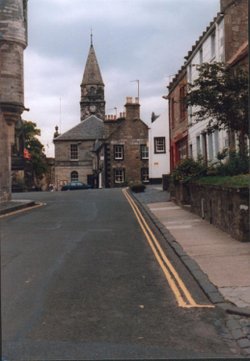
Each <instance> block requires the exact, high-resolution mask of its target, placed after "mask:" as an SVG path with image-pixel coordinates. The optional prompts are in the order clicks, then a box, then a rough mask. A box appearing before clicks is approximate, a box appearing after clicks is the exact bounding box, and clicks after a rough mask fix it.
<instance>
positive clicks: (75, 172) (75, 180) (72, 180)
mask: <svg viewBox="0 0 250 361" xmlns="http://www.w3.org/2000/svg"><path fill="white" fill-rule="evenodd" d="M73 174H74V175H77V179H76V178H75V179H73V177H72V175H73ZM70 181H71V182H79V173H78V172H77V171H76V170H73V171H72V172H71V173H70Z"/></svg>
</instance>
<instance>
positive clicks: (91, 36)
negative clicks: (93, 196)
mask: <svg viewBox="0 0 250 361" xmlns="http://www.w3.org/2000/svg"><path fill="white" fill-rule="evenodd" d="M90 45H91V46H92V45H93V32H92V28H91V29H90Z"/></svg>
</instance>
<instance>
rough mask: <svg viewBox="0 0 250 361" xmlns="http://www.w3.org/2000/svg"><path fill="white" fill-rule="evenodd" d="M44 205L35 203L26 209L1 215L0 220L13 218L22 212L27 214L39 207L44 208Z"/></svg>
mask: <svg viewBox="0 0 250 361" xmlns="http://www.w3.org/2000/svg"><path fill="white" fill-rule="evenodd" d="M45 205H46V203H40V202H39V203H36V204H35V205H34V206H30V207H26V208H21V209H18V210H17V211H13V212H9V213H6V214H2V215H1V216H0V218H5V217H10V216H13V215H15V214H18V213H22V212H27V211H29V210H32V209H35V208H39V207H42V206H45Z"/></svg>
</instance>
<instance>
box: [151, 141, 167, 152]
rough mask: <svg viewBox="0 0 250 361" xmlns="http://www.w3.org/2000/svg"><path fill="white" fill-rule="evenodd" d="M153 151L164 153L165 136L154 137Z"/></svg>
mask: <svg viewBox="0 0 250 361" xmlns="http://www.w3.org/2000/svg"><path fill="white" fill-rule="evenodd" d="M154 151H155V154H159V153H166V139H165V137H155V138H154Z"/></svg>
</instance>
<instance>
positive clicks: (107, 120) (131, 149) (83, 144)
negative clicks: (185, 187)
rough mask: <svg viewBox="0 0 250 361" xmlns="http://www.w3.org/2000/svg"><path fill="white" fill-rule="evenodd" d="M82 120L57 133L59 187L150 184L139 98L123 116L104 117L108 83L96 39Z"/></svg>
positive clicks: (85, 77)
mask: <svg viewBox="0 0 250 361" xmlns="http://www.w3.org/2000/svg"><path fill="white" fill-rule="evenodd" d="M80 112H81V120H80V123H78V124H77V125H76V126H75V127H73V128H72V129H70V130H68V131H66V132H65V133H63V134H59V133H58V128H56V132H55V134H54V144H55V186H56V188H57V189H58V190H60V188H61V187H62V186H63V185H64V184H65V183H68V182H71V181H80V182H84V183H88V184H89V185H91V186H92V187H93V188H102V187H105V188H109V187H120V186H125V185H128V184H130V183H134V182H145V183H146V182H148V179H149V174H148V126H147V125H146V124H145V123H144V122H143V121H142V120H141V119H140V104H139V99H138V98H135V99H133V98H132V97H127V98H126V104H125V112H122V113H120V115H119V117H116V116H110V115H106V114H105V95H104V82H103V80H102V75H101V71H100V68H99V64H98V61H97V57H96V54H95V50H94V46H93V42H92V36H91V44H90V49H89V53H88V57H87V61H86V65H85V69H84V74H83V78H82V83H81V101H80Z"/></svg>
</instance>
